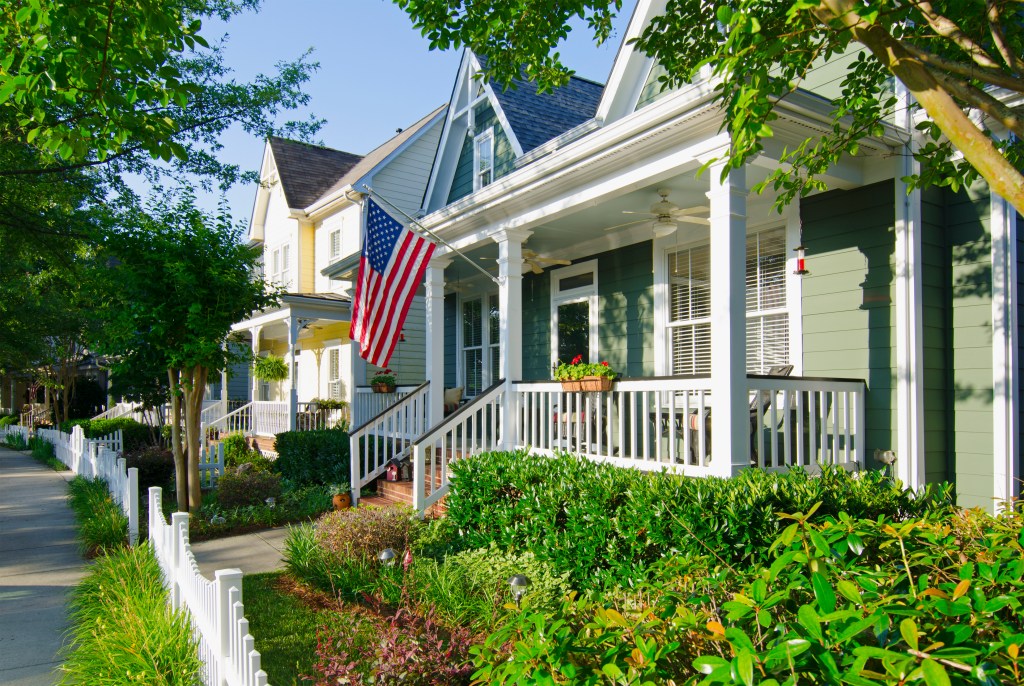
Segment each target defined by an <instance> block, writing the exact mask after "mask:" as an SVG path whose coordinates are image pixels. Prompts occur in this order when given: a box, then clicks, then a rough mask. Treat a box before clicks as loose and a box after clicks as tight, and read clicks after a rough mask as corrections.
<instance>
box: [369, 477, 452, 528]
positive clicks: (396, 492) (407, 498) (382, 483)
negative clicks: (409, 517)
mask: <svg viewBox="0 0 1024 686" xmlns="http://www.w3.org/2000/svg"><path fill="white" fill-rule="evenodd" d="M440 485H441V469H440V466H438V467H437V468H436V469H435V470H434V486H440ZM446 497H447V496H446ZM412 500H413V499H412V482H411V481H388V480H386V479H384V478H383V477H381V478H379V479H377V494H376V495H371V496H364V497H362V498H360V499H359V504H360V505H373V506H375V507H392V506H395V505H405V506H407V507H412V505H413V502H412ZM444 500H445V499H444V498H442V499H441V500H440V501H439V502H438V503H436V504H434V505H433V506H431V507H430V508H429V509H428V510H427V516H428V517H440V516H443V515H444V513H445V510H446V508H445V504H444Z"/></svg>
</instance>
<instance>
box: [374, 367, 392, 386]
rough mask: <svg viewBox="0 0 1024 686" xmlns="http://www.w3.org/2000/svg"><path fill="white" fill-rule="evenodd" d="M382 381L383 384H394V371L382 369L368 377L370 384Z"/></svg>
mask: <svg viewBox="0 0 1024 686" xmlns="http://www.w3.org/2000/svg"><path fill="white" fill-rule="evenodd" d="M377 383H382V384H384V385H385V386H394V385H395V373H394V372H393V371H392V370H390V369H382V370H380V371H379V372H377V373H376V374H374V375H373V378H372V379H370V385H373V384H377Z"/></svg>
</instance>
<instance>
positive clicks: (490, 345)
mask: <svg viewBox="0 0 1024 686" xmlns="http://www.w3.org/2000/svg"><path fill="white" fill-rule="evenodd" d="M496 297H497V293H495V292H494V291H489V292H486V293H481V294H480V295H474V296H472V297H462V296H460V297H459V303H458V304H459V308H458V330H457V331H456V340H457V346H458V351H459V354H458V359H457V360H456V378H458V379H459V385H460V386H462V388H463V396H464V397H466V398H472V397H474V396H475V395H476V393H475V392H474V391H473V389H471V388H470V387H469V383H468V378H469V377H468V370H467V369H466V351H467V350H476V349H478V348H479V350H480V364H481V368H480V390H481V391H483V390H484V389H486V388H488V387H489V386H490V385H491V384H493V383H494V382H495V381H496V380H497V379H494V378H492V374H491V355H498V354H500V340H497V341H492V340H491V331H490V329H491V327H490V312H491V309H490V307H491V298H496ZM474 301H479V302H480V327H481V331H480V345H479V346H476V345H474V346H471V347H469V348H467V347H466V337H465V334H464V326H465V306H466V305H467V304H468V303H471V302H474Z"/></svg>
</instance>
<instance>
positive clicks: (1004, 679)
mask: <svg viewBox="0 0 1024 686" xmlns="http://www.w3.org/2000/svg"><path fill="white" fill-rule="evenodd" d="M1019 507H1020V506H1019V505H1018V509H1017V511H1015V512H1007V513H1004V514H1003V515H1002V516H1000V517H998V518H994V517H991V516H988V515H986V514H984V513H982V512H980V511H978V510H974V511H969V512H962V513H955V514H947V515H946V516H944V517H931V518H929V519H917V520H909V521H906V522H903V523H897V522H893V521H891V520H888V519H887V518H885V517H880V518H879V519H877V520H869V519H861V520H854V519H851V518H850V517H849V516H847V515H846V514H841V515H840V516H839V517H837V518H832V517H828V518H826V519H824V520H820V519H819V521H817V522H815V521H811V520H812V517H811V516H810V515H804V514H801V513H797V514H796V515H793V516H789V515H786V516H784V518H783V519H782V520H781V524H782V525H783V528H782V532H781V534H780V535H779V536H778V537H777V538H776V539H775V543H774V545H773V546H772V548H771V551H770V555H769V559H768V560H767V561H766V563H765V564H758V565H753V566H752V567H750V568H746V567H744V568H737V567H733V566H726V565H723V564H721V563H720V562H719V561H718V560H715V559H714V558H713V557H710V556H705V557H701V558H698V557H690V558H682V557H680V558H674V559H665V560H662V561H659V562H658V563H656V564H655V565H654V566H653V567H652V568H651V570H650V571H651V575H650V580H649V581H647V582H645V583H643V584H641V585H640V586H639V587H638V588H636V589H628V590H621V591H620V592H618V593H616V594H614V595H612V596H604V597H593V598H571V599H570V600H568V601H567V602H565V603H564V604H563V605H562V606H561V607H560V608H558V609H557V610H554V611H545V612H534V611H525V612H523V613H522V614H519V613H514V614H512V615H509V621H508V623H507V624H506V625H504V626H503V627H501V628H500V629H499V630H498V631H496V632H495V633H494V634H492V635H491V636H489V637H488V638H487V639H486V641H484V642H483V643H482V644H481V645H479V646H477V647H475V648H473V649H472V651H471V652H473V653H474V654H475V658H474V661H475V664H476V666H477V668H478V670H477V672H476V674H475V675H474V676H475V677H476V679H477V680H478V683H492V684H496V683H526V682H527V681H530V680H531V677H533V676H535V675H540V674H544V673H548V674H560V675H562V676H564V677H565V678H566V680H567V681H566V683H604V681H601V680H597V681H595V680H594V678H595V677H596V676H597V675H604V676H607V677H611V678H612V679H614V680H615V683H630V684H633V683H636V684H639V683H667V682H669V681H670V680H672V681H674V682H675V683H678V684H682V683H698V682H699V683H701V684H730V685H732V684H736V685H739V684H748V685H749V684H753V683H764V684H768V683H775V684H779V683H793V684H796V683H807V684H825V683H828V684H838V683H851V684H862V685H864V686H870V684H876V683H877V684H897V683H925V684H929V685H930V684H997V683H1021V676H1022V673H1024V670H1022V668H1024V655H1022V653H1021V646H1022V644H1024V620H1022V617H1024V613H1022V610H1024V581H1022V574H1024V557H1022V556H1021V541H1022V540H1024V533H1022V528H1021V523H1022V519H1024V518H1022V516H1021V512H1020V509H1019ZM813 508H814V506H812V508H811V509H813Z"/></svg>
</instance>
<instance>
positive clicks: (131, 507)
mask: <svg viewBox="0 0 1024 686" xmlns="http://www.w3.org/2000/svg"><path fill="white" fill-rule="evenodd" d="M121 459H122V460H123V459H124V458H123V457H122V458H121ZM138 544H139V469H138V467H131V468H130V469H129V470H128V545H130V546H133V547H134V546H137V545H138Z"/></svg>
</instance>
